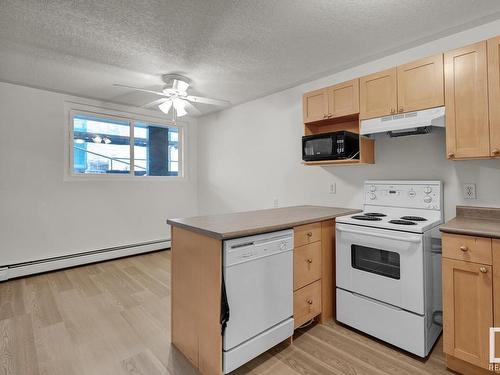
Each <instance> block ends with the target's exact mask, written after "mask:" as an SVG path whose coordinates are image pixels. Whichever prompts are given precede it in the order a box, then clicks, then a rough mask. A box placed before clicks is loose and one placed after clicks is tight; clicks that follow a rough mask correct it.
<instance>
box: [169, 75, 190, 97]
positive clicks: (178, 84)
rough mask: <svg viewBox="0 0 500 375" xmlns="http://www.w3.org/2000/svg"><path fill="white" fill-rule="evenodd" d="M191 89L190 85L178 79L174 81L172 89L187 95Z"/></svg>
mask: <svg viewBox="0 0 500 375" xmlns="http://www.w3.org/2000/svg"><path fill="white" fill-rule="evenodd" d="M188 87H189V83H187V82H186V81H181V80H178V79H174V82H173V84H172V88H173V89H174V90H176V91H179V92H180V93H183V94H185V93H186V91H187V89H188Z"/></svg>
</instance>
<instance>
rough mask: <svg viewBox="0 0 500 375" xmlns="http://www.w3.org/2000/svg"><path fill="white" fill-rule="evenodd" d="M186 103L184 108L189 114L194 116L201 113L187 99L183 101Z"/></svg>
mask: <svg viewBox="0 0 500 375" xmlns="http://www.w3.org/2000/svg"><path fill="white" fill-rule="evenodd" d="M185 103H186V105H185V106H186V109H187V111H188V112H189V113H190V114H194V115H195V116H200V115H201V112H200V110H199V109H198V108H196V107H195V106H194V105H192V104H191V103H189V102H188V101H187V100H186V101H185Z"/></svg>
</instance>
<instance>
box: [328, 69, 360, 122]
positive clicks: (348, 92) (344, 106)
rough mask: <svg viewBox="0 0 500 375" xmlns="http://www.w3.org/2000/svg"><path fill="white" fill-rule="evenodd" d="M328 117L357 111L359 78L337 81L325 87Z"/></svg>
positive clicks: (347, 114) (346, 114)
mask: <svg viewBox="0 0 500 375" xmlns="http://www.w3.org/2000/svg"><path fill="white" fill-rule="evenodd" d="M327 91H328V116H327V117H328V118H334V117H343V116H350V115H354V114H357V113H359V79H357V78H356V79H353V80H351V81H347V82H343V83H339V84H338V85H335V86H332V87H329V88H327Z"/></svg>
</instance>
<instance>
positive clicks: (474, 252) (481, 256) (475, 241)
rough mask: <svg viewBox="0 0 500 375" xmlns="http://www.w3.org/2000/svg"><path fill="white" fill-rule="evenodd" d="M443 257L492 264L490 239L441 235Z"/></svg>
mask: <svg viewBox="0 0 500 375" xmlns="http://www.w3.org/2000/svg"><path fill="white" fill-rule="evenodd" d="M442 238H443V257H445V258H451V259H457V260H465V261H467V262H475V263H483V264H488V265H491V264H492V254H491V238H484V237H473V236H461V235H457V234H448V233H443V236H442Z"/></svg>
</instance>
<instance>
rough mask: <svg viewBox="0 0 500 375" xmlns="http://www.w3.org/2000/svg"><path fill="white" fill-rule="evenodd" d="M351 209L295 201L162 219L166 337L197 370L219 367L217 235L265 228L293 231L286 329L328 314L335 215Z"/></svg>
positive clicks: (207, 373) (212, 371)
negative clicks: (167, 287)
mask: <svg viewBox="0 0 500 375" xmlns="http://www.w3.org/2000/svg"><path fill="white" fill-rule="evenodd" d="M359 211H360V210H353V209H346V208H334V207H321V206H295V207H285V208H276V209H267V210H259V211H250V212H240V213H232V214H225V215H210V216H199V217H192V218H183V219H169V220H167V223H168V224H170V225H171V227H172V258H171V259H172V265H171V267H172V285H171V293H172V294H171V298H172V329H171V332H172V343H173V344H174V345H175V346H176V347H177V348H178V349H179V350H180V351H181V352H182V353H183V354H184V355H185V356H186V357H187V358H188V359H189V361H190V362H191V363H192V364H193V366H194V367H195V368H197V369H198V370H199V371H200V372H201V373H202V374H204V375H218V374H221V373H222V372H223V336H222V335H221V330H222V324H221V310H222V308H221V301H222V300H223V290H222V285H223V277H222V275H223V273H222V267H223V247H224V241H226V240H233V239H238V238H241V237H247V236H256V235H262V234H264V233H270V232H277V233H278V232H279V233H281V232H284V231H285V230H288V231H289V232H291V230H293V288H292V286H291V284H290V286H291V289H293V291H292V290H290V291H289V292H290V294H291V293H292V292H293V319H294V328H296V327H298V326H300V325H302V324H304V323H306V322H307V321H309V320H311V319H313V318H316V319H317V320H318V321H319V322H325V321H328V320H330V319H332V318H333V317H334V315H335V297H334V296H335V294H334V291H335V275H334V273H335V271H334V270H335V268H334V259H335V218H336V217H338V216H343V215H348V214H354V213H357V212H359ZM280 231H281V232H280ZM256 237H258V236H256ZM229 311H231V306H229ZM230 319H231V318H230Z"/></svg>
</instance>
